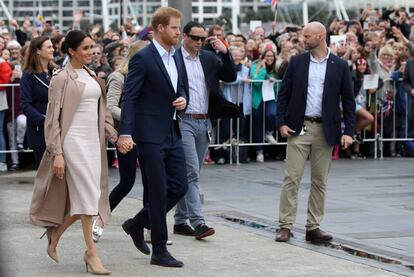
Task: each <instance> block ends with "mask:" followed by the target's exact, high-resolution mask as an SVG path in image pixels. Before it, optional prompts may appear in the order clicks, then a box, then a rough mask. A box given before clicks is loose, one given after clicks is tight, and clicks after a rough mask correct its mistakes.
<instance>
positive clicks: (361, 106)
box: [0, 6, 414, 171]
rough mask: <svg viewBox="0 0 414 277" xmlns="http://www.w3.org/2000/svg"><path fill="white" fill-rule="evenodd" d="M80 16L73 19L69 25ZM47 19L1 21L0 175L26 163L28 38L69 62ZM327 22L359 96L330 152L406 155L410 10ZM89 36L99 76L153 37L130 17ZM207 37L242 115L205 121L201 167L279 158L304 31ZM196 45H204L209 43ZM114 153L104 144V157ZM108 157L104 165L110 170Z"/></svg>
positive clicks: (412, 63) (60, 62) (218, 32)
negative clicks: (283, 91)
mask: <svg viewBox="0 0 414 277" xmlns="http://www.w3.org/2000/svg"><path fill="white" fill-rule="evenodd" d="M81 20H82V18H81V17H80V18H77V19H76V20H75V22H74V27H73V28H74V29H77V28H79V26H80V21H81ZM46 22H48V20H45V22H44V24H43V29H39V28H35V27H32V23H31V20H30V18H29V17H28V18H26V20H25V21H24V22H22V25H20V24H19V23H18V22H17V21H15V20H13V19H12V20H10V21H9V22H8V25H6V24H5V23H4V22H0V27H1V28H0V30H2V34H0V131H2V132H0V171H7V170H17V169H18V168H19V167H24V165H23V164H24V163H30V158H27V157H26V156H30V154H26V153H28V152H31V149H29V147H27V145H28V144H27V136H25V130H26V128H28V126H27V125H26V124H27V121H26V120H27V118H26V115H25V112H24V111H23V110H22V106H21V99H20V85H19V83H20V80H21V78H22V74H23V70H22V65H23V60H24V55H25V51H26V49H27V45H28V43H29V42H30V41H31V40H32V39H33V38H35V37H38V36H41V35H46V36H48V37H50V38H51V41H52V43H53V48H54V62H55V63H56V68H60V67H63V66H65V64H66V63H67V62H68V57H67V55H66V54H65V53H63V51H62V44H63V43H64V40H65V32H62V30H60V29H58V28H55V27H53V25H50V24H47V23H46ZM327 27H328V28H327V29H328V35H327V41H328V46H329V48H330V51H331V53H333V54H336V55H338V56H339V57H341V58H343V59H344V60H346V61H347V62H348V64H349V68H350V71H351V72H352V78H353V83H354V95H355V99H356V102H357V105H356V114H357V124H356V125H357V126H356V127H357V130H356V134H355V142H354V144H353V146H352V147H350V149H348V150H346V151H341V149H340V148H339V146H338V147H335V148H334V151H333V153H332V158H333V159H338V158H339V157H348V158H365V157H372V158H382V157H387V156H414V142H413V143H412V142H411V141H413V140H414V137H413V119H414V101H413V97H414V59H413V58H412V57H413V54H414V16H413V15H409V14H408V12H407V11H406V10H404V9H403V8H400V7H399V6H393V7H390V8H389V9H385V10H378V9H376V10H374V9H371V8H370V7H369V6H367V7H366V8H365V9H364V10H362V11H361V16H360V17H359V18H357V19H355V20H350V21H343V20H339V19H338V18H332V20H331V21H330V24H329V26H327ZM88 32H89V34H90V35H91V37H92V38H93V39H94V41H95V42H96V45H95V46H94V48H93V49H92V57H93V58H92V63H91V64H90V65H89V67H90V68H91V69H92V70H93V71H95V73H96V74H97V76H98V77H100V78H103V79H107V77H108V76H109V75H110V74H111V73H112V72H114V71H116V70H118V68H119V66H120V65H121V64H122V62H123V60H124V59H125V58H126V55H127V53H128V49H129V47H130V46H131V45H132V44H133V43H134V42H135V41H151V40H152V37H153V31H152V29H151V27H144V28H137V27H135V26H133V25H132V24H131V23H130V22H126V23H125V24H123V25H122V26H120V28H119V30H112V29H109V30H108V31H107V32H104V31H103V30H102V27H101V26H100V25H99V24H94V25H91V26H90V27H89V29H88ZM209 35H214V36H217V38H219V39H221V40H222V41H223V42H224V43H225V44H226V46H227V47H228V49H229V51H230V52H231V54H232V57H233V61H234V64H235V67H236V69H237V72H238V78H237V80H236V81H235V82H233V83H230V84H229V83H222V84H221V90H222V93H223V96H224V97H225V98H226V99H227V100H228V101H231V102H233V103H235V104H237V105H239V107H240V117H239V118H233V119H213V126H214V136H213V141H212V143H211V144H210V148H209V149H210V151H209V153H208V155H207V157H206V159H205V163H206V164H209V163H218V164H223V163H239V162H248V161H249V160H255V161H256V162H263V161H264V158H265V157H271V158H276V159H280V160H283V159H284V157H285V145H286V140H284V139H283V138H282V137H281V136H280V135H279V134H278V130H276V128H275V117H276V114H277V94H278V91H279V90H280V87H281V86H282V79H283V75H284V72H285V70H286V68H287V66H288V64H289V61H290V59H291V57H293V56H295V55H298V54H301V53H303V52H304V45H303V37H302V28H301V27H294V28H292V27H288V28H285V29H283V30H280V31H277V24H276V23H274V24H273V25H272V30H265V29H264V28H262V27H256V28H255V29H254V30H251V31H250V32H249V34H247V35H242V34H233V33H231V32H227V33H226V32H225V30H224V28H223V27H222V26H219V25H213V26H209ZM204 49H206V50H212V49H211V47H210V46H209V45H208V42H207V41H206V44H205V46H204ZM213 51H214V50H213ZM51 75H52V74H50V76H51ZM270 92H273V95H272V93H270ZM113 150H114V147H113V146H112V145H108V151H109V153H115V151H113ZM22 153H24V154H22ZM113 156H114V157H112V158H111V160H112V162H111V164H112V166H114V167H117V159H116V154H113ZM19 158H22V159H23V161H24V162H21V161H20V160H19ZM26 159H28V160H29V161H25V160H26Z"/></svg>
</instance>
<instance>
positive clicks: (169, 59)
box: [152, 38, 178, 120]
mask: <svg viewBox="0 0 414 277" xmlns="http://www.w3.org/2000/svg"><path fill="white" fill-rule="evenodd" d="M152 43H154V46H155V48H156V49H157V51H158V54H160V56H161V60H162V62H163V63H164V66H165V69H166V70H167V72H168V76H170V80H171V83H172V85H173V87H174V92H175V93H177V86H178V70H177V66H176V65H175V61H174V57H173V56H174V53H175V48H174V47H171V48H170V51H168V52H167V50H165V49H164V47H162V46H161V44H160V43H159V42H158V41H157V40H156V39H155V38H154V39H153V40H152ZM171 105H172V103H171ZM176 114H177V110H175V111H174V116H173V118H174V120H175V119H176Z"/></svg>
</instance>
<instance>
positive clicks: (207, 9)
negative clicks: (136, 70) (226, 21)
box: [203, 7, 217, 13]
mask: <svg viewBox="0 0 414 277" xmlns="http://www.w3.org/2000/svg"><path fill="white" fill-rule="evenodd" d="M203 12H204V13H217V7H203Z"/></svg>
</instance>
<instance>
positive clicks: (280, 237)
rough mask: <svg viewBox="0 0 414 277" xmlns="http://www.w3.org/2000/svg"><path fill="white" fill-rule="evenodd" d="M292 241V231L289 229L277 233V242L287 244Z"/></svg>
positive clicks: (282, 229) (281, 229)
mask: <svg viewBox="0 0 414 277" xmlns="http://www.w3.org/2000/svg"><path fill="white" fill-rule="evenodd" d="M289 239H290V230H289V229H288V228H280V230H279V232H277V235H276V238H275V240H276V241H280V242H287V241H288V240H289Z"/></svg>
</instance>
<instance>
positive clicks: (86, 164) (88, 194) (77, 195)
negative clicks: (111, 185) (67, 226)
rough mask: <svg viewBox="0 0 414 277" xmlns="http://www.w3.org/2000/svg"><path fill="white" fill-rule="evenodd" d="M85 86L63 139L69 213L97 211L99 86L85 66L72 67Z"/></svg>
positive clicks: (98, 183)
mask: <svg viewBox="0 0 414 277" xmlns="http://www.w3.org/2000/svg"><path fill="white" fill-rule="evenodd" d="M76 73H77V74H78V79H77V80H78V81H80V82H83V83H85V85H86V86H85V89H84V91H83V94H82V98H81V101H80V103H79V105H78V108H77V110H76V113H75V115H74V117H73V120H72V123H71V125H70V128H69V131H68V133H67V135H66V137H65V140H64V142H63V156H64V158H65V162H66V180H67V183H68V190H69V198H70V206H71V207H70V214H71V215H77V214H86V215H96V214H98V202H99V197H100V195H101V190H100V180H101V147H100V144H99V132H98V101H99V98H100V97H101V87H100V86H99V84H98V83H97V82H96V81H95V80H94V79H93V78H92V77H91V76H90V75H89V74H88V72H87V71H86V70H85V69H76Z"/></svg>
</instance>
